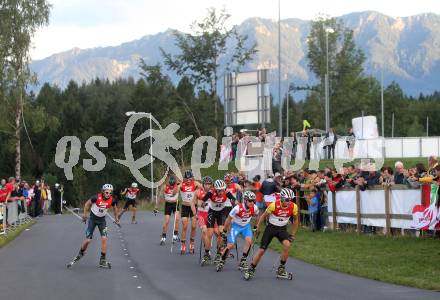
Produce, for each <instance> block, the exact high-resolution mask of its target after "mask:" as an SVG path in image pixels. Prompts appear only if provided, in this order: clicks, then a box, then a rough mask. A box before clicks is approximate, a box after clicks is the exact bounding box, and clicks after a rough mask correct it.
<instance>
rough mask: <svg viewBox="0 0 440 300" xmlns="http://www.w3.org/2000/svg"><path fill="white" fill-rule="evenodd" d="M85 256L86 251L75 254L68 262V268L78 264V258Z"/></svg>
mask: <svg viewBox="0 0 440 300" xmlns="http://www.w3.org/2000/svg"><path fill="white" fill-rule="evenodd" d="M83 256H84V253H81V252H80V253H79V254H78V255H77V256H75V258H74V259H73V260H72V261H71V262H70V263H68V264H67V268H68V269H70V268H71V267H72V266H73V265H74V264H76V263H77V262H78V260H80V259H81V257H83Z"/></svg>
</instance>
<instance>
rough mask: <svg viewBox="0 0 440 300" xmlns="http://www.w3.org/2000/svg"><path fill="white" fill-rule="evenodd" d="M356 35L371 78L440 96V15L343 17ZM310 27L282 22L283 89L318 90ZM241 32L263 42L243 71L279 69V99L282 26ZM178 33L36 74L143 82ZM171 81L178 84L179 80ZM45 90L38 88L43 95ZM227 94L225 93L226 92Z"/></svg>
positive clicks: (90, 53)
mask: <svg viewBox="0 0 440 300" xmlns="http://www.w3.org/2000/svg"><path fill="white" fill-rule="evenodd" d="M338 18H340V19H342V20H343V22H344V23H345V25H346V26H348V27H349V28H351V29H352V30H353V31H354V37H355V41H356V44H357V45H358V47H360V48H361V49H362V50H363V51H364V52H365V54H366V58H367V60H366V63H365V66H364V67H365V72H366V73H367V74H372V75H373V76H376V77H377V78H380V76H381V75H380V74H381V72H383V76H384V82H385V84H387V83H390V82H391V81H396V82H397V83H399V84H400V86H401V87H402V89H403V91H404V92H405V93H406V94H409V95H414V96H417V95H418V94H419V93H424V94H428V93H432V92H433V91H435V90H440V15H436V14H431V13H427V14H421V15H415V16H410V17H401V18H400V17H398V18H393V17H389V16H386V15H383V14H381V13H378V12H374V11H366V12H356V13H350V14H347V15H343V16H340V17H338ZM310 24H311V22H310V21H307V20H300V19H285V20H282V21H281V61H282V63H281V66H282V74H283V75H282V77H283V78H282V79H283V82H282V85H283V87H285V88H284V89H283V90H284V91H285V90H286V87H287V85H288V82H294V83H295V84H304V83H308V84H313V82H314V77H313V75H312V74H311V73H310V71H309V70H308V67H307V63H308V62H307V57H306V55H307V36H308V34H309V31H310ZM237 30H238V31H239V32H240V33H242V34H246V35H248V36H249V41H250V42H257V44H258V53H257V54H256V56H255V57H254V60H253V61H252V62H249V63H248V64H247V65H246V66H245V67H244V69H243V70H252V69H257V68H269V69H273V72H270V73H271V75H270V79H271V82H272V85H271V91H272V94H274V96H276V94H277V86H278V85H277V82H276V78H277V77H276V76H277V74H278V71H277V67H278V23H277V21H275V20H270V19H263V18H249V19H247V20H245V21H244V22H242V23H241V24H239V25H237ZM174 43H175V39H174V36H173V31H172V30H167V31H165V32H160V33H157V34H154V35H146V36H144V37H142V38H140V39H138V40H134V41H131V42H126V43H123V44H121V45H119V46H114V47H98V48H91V49H79V48H74V49H71V50H69V51H65V52H62V53H57V54H53V55H51V56H49V57H47V58H45V59H42V60H35V61H33V62H32V64H31V69H32V70H33V71H34V72H35V73H36V74H37V75H38V81H39V84H40V86H41V85H42V84H43V83H45V82H49V83H52V84H56V85H58V86H59V87H62V88H63V87H65V86H66V85H67V84H68V82H69V81H70V80H75V81H77V82H79V83H81V82H88V81H90V80H92V79H95V78H97V77H98V78H108V79H110V80H115V79H117V78H120V77H129V76H131V77H134V78H135V79H136V78H139V68H138V63H139V59H140V58H143V59H144V60H145V62H146V63H147V64H156V63H161V64H162V63H163V58H162V56H161V53H160V50H159V48H160V47H161V48H163V49H165V50H166V51H167V52H170V53H173V54H175V53H178V48H177V47H176V46H175V44H174ZM168 75H169V76H170V77H171V78H172V80H173V81H174V82H177V81H178V77H177V76H176V75H175V74H174V73H171V72H168ZM38 88H39V87H37V89H38ZM220 90H221V89H220Z"/></svg>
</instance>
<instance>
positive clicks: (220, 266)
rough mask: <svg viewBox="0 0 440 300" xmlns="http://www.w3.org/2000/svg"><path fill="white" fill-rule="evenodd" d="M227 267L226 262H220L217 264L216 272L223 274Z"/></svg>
mask: <svg viewBox="0 0 440 300" xmlns="http://www.w3.org/2000/svg"><path fill="white" fill-rule="evenodd" d="M224 266H225V262H224V260H220V261H219V262H218V264H217V266H216V267H215V270H216V271H217V272H221V271H222V270H223V267H224Z"/></svg>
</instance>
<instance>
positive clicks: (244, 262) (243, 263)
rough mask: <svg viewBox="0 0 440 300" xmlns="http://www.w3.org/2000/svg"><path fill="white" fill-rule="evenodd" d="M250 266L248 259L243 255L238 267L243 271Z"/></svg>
mask: <svg viewBox="0 0 440 300" xmlns="http://www.w3.org/2000/svg"><path fill="white" fill-rule="evenodd" d="M248 268H249V266H248V263H247V261H246V258H244V257H242V258H241V259H240V263H239V264H238V269H239V270H240V271H242V272H243V271H244V270H247V269H248Z"/></svg>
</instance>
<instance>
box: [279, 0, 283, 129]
mask: <svg viewBox="0 0 440 300" xmlns="http://www.w3.org/2000/svg"><path fill="white" fill-rule="evenodd" d="M280 2H281V0H278V105H279V110H278V123H279V125H278V132H279V133H278V134H279V135H280V137H282V136H283V123H282V109H283V108H282V107H281V106H282V105H281V3H280Z"/></svg>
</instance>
